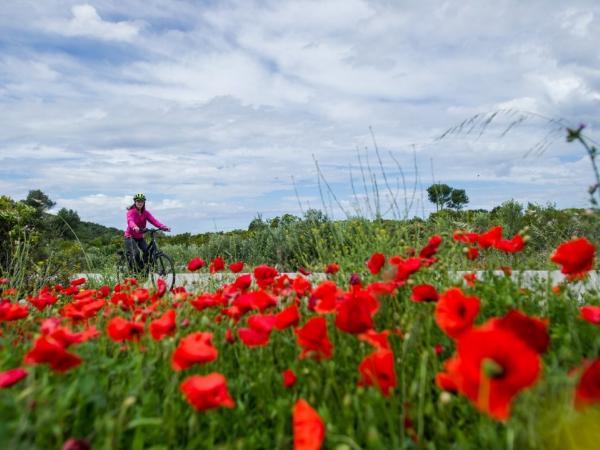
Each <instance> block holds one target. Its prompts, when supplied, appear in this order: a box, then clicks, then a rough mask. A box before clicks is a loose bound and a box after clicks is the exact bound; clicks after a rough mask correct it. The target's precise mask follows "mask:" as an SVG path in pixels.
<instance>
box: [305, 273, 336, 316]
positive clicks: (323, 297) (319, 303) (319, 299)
mask: <svg viewBox="0 0 600 450" xmlns="http://www.w3.org/2000/svg"><path fill="white" fill-rule="evenodd" d="M338 291H339V290H338V287H337V284H335V282H334V281H331V280H326V281H323V282H322V283H320V284H319V285H318V286H317V287H316V288H315V289H313V291H312V294H311V296H310V300H309V308H310V309H313V310H314V311H316V312H318V313H319V314H325V313H329V312H332V311H334V310H335V307H336V304H337V296H338ZM340 292H341V291H340Z"/></svg>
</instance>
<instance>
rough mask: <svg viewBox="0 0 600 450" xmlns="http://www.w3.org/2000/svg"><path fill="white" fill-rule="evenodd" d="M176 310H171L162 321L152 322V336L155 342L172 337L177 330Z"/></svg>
mask: <svg viewBox="0 0 600 450" xmlns="http://www.w3.org/2000/svg"><path fill="white" fill-rule="evenodd" d="M175 314H176V313H175V310H174V309H169V310H168V311H167V312H166V313H164V314H163V315H162V316H161V317H160V319H156V320H153V321H152V322H150V334H151V335H152V338H153V339H154V340H155V341H160V340H161V339H163V338H164V337H166V336H171V335H172V334H173V333H175V330H176V328H177V325H176V322H175Z"/></svg>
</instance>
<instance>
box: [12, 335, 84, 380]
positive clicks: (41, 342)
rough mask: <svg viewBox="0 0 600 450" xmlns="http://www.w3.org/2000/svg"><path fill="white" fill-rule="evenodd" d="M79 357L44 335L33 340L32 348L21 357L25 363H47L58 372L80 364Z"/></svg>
mask: <svg viewBox="0 0 600 450" xmlns="http://www.w3.org/2000/svg"><path fill="white" fill-rule="evenodd" d="M81 361H82V360H81V358H80V357H79V356H77V355H75V354H73V353H69V352H68V351H66V350H65V348H64V346H63V345H62V344H60V343H59V342H58V341H55V340H54V339H52V338H48V337H46V336H40V337H39V338H37V339H36V340H35V343H34V345H33V348H32V349H31V350H29V351H28V352H27V354H26V355H25V357H24V358H23V362H24V363H25V364H48V365H49V366H50V368H51V369H52V370H53V371H55V372H59V373H63V372H66V371H67V370H69V369H72V368H73V367H76V366H78V365H79V364H81Z"/></svg>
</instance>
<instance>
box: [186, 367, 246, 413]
mask: <svg viewBox="0 0 600 450" xmlns="http://www.w3.org/2000/svg"><path fill="white" fill-rule="evenodd" d="M180 389H181V392H183V394H184V395H185V398H186V400H187V401H188V402H189V403H190V404H191V405H192V406H193V407H194V408H195V409H196V410H197V411H205V410H207V409H213V408H219V407H223V408H233V407H235V401H234V400H233V399H232V398H231V396H230V395H229V391H228V390H227V380H226V379H225V377H224V376H223V375H222V374H220V373H218V372H213V373H210V374H208V375H206V376H201V375H192V376H190V377H187V378H186V379H185V380H183V382H182V383H181V385H180Z"/></svg>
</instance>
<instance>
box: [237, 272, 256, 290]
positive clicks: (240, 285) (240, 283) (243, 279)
mask: <svg viewBox="0 0 600 450" xmlns="http://www.w3.org/2000/svg"><path fill="white" fill-rule="evenodd" d="M251 285H252V275H250V274H249V273H248V274H246V275H240V276H239V277H237V278H236V279H235V281H234V282H233V286H234V287H235V288H236V289H237V290H238V291H245V290H247V289H248V288H249V287H250V286H251Z"/></svg>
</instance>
